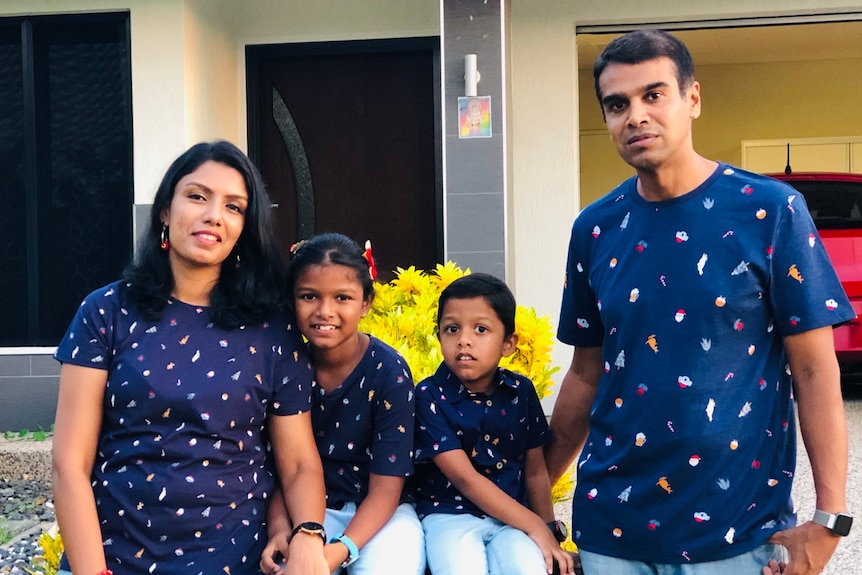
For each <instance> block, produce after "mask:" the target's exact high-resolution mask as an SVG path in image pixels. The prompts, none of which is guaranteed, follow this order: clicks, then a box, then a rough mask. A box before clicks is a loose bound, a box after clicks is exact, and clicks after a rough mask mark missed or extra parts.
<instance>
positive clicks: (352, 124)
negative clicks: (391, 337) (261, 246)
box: [246, 38, 443, 280]
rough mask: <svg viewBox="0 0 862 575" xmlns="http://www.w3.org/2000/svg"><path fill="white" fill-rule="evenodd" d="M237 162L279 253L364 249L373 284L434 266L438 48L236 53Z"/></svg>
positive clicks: (278, 48)
mask: <svg viewBox="0 0 862 575" xmlns="http://www.w3.org/2000/svg"><path fill="white" fill-rule="evenodd" d="M246 60H247V69H248V92H249V97H248V102H249V106H248V110H249V118H248V120H249V121H248V125H249V138H248V139H249V154H250V156H251V158H252V160H253V161H254V162H255V163H256V164H257V165H258V166H259V167H260V169H261V172H262V174H263V177H264V181H265V182H266V184H267V188H268V190H269V192H270V195H271V197H272V201H273V203H275V204H277V208H276V221H277V225H278V229H279V234H280V237H281V242H282V246H283V248H284V250H285V251H286V250H287V248H288V246H290V244H292V243H293V242H295V241H297V240H301V239H305V238H307V237H309V236H311V235H312V234H315V233H322V232H330V231H335V232H341V233H343V234H346V235H348V236H350V237H351V238H353V239H354V240H356V241H357V242H359V243H360V244H362V243H364V242H365V240H371V242H372V244H373V247H374V255H375V258H376V260H377V267H378V269H379V271H380V272H381V279H383V280H388V279H391V277H392V274H391V272H392V270H393V269H394V268H395V267H396V266H400V267H407V266H410V265H415V266H416V267H417V268H420V269H428V268H431V267H433V266H434V264H435V263H437V262H438V261H439V260H440V258H441V257H442V251H443V250H442V178H441V165H442V163H441V158H440V149H441V145H440V119H439V113H438V110H439V108H440V106H439V91H440V89H439V40H438V39H437V38H420V39H408V40H403V39H401V40H375V41H358V42H326V43H313V44H282V45H268V46H249V47H247V48H246Z"/></svg>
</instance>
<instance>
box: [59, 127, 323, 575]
mask: <svg viewBox="0 0 862 575" xmlns="http://www.w3.org/2000/svg"><path fill="white" fill-rule="evenodd" d="M270 212H271V209H270V201H269V198H268V196H267V194H266V191H265V189H264V186H263V183H262V182H261V179H260V176H259V174H258V172H257V170H256V168H255V167H254V165H253V164H252V163H251V162H250V161H249V159H248V158H247V157H246V156H245V154H243V153H242V152H241V151H240V150H239V149H238V148H236V147H235V146H234V145H233V144H230V143H228V142H223V141H219V142H212V143H201V144H197V145H195V146H193V147H192V148H190V149H189V150H188V151H186V152H185V153H184V154H182V155H181V156H180V157H179V158H177V159H176V160H175V161H174V162H173V164H171V166H170V168H168V171H167V172H166V173H165V175H164V177H163V179H162V182H161V184H160V186H159V188H158V191H157V192H156V195H155V198H154V200H153V206H152V209H151V213H150V229H149V230H148V231H147V232H146V234H145V235H144V237H143V240H142V243H141V246H140V249H139V250H138V258H137V260H136V261H135V262H134V264H133V265H132V266H130V267H129V269H128V270H127V272H126V274H125V278H124V279H123V280H121V281H116V282H114V283H112V284H110V285H107V286H105V287H103V288H100V289H98V290H96V291H94V292H93V293H91V294H90V295H88V296H87V297H86V298H85V299H84V302H83V303H82V304H81V306H80V307H79V308H78V311H77V314H76V315H75V318H74V319H73V320H72V323H71V325H70V326H69V330H68V331H67V333H66V336H65V338H64V339H63V340H62V341H61V342H60V344H59V346H58V347H57V352H56V358H57V359H58V360H59V361H60V362H62V364H63V365H62V367H61V368H60V394H59V399H58V402H57V417H56V426H55V435H54V450H53V463H54V480H53V485H54V499H55V503H56V511H57V520H58V523H59V525H60V532H61V533H62V535H63V543H64V544H65V550H66V552H65V555H64V557H63V561H62V564H61V569H62V570H65V571H61V573H66V574H67V575H68V572H69V571H73V572H74V573H75V574H76V575H97V574H98V575H111V572H112V570H115V571H116V572H117V575H153V574H155V575H158V574H159V573H167V574H174V573H189V574H195V573H230V574H231V575H254V574H256V573H258V569H257V567H258V566H257V561H256V559H257V557H258V555H259V553H260V552H262V550H263V547H264V544H265V540H266V530H265V527H264V519H265V513H266V500H267V498H268V497H269V494H270V493H271V492H272V491H273V490H277V489H276V484H275V481H274V478H273V473H272V467H273V464H272V462H271V461H270V457H269V455H268V453H269V451H268V449H267V444H266V436H267V435H268V437H269V439H270V441H271V442H272V445H273V447H274V449H273V451H274V453H275V455H276V460H277V461H276V463H277V464H278V471H279V476H280V478H281V483H282V485H283V488H284V491H285V495H284V496H285V497H286V498H287V502H288V504H289V505H290V509H291V512H292V514H293V515H292V518H293V520H294V522H295V523H296V524H297V525H298V526H300V527H303V526H304V529H303V534H302V535H301V536H297V537H294V538H293V542H292V543H291V547H290V552H291V561H290V563H289V564H288V566H287V572H288V573H301V574H302V575H310V574H314V575H323V574H325V573H327V569H326V564H325V560H324V556H323V545H322V541H321V539H324V540H325V536H323V537H321V533H322V527H320V525H319V523H320V521H322V519H323V515H324V487H323V473H322V468H321V465H320V460H319V458H318V456H317V451H316V449H315V445H314V437H313V435H312V432H311V418H310V416H309V407H310V400H311V397H310V382H311V377H312V372H311V368H310V365H309V361H308V358H307V355H306V353H305V349H304V346H303V345H302V341H301V340H300V338H299V337H298V336H296V335H295V334H296V330H295V329H293V327H292V326H293V318H292V317H291V316H289V315H288V314H285V313H280V312H278V307H279V304H280V303H281V302H280V300H281V297H280V289H279V287H280V281H281V278H283V274H282V273H280V270H281V268H280V267H279V265H278V263H277V262H278V255H277V252H276V250H275V241H274V236H273V232H272V225H271V220H270ZM264 422H266V425H267V427H268V429H267V433H265V432H264ZM318 527H320V532H317V529H316V528H318Z"/></svg>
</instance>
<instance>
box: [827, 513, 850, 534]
mask: <svg viewBox="0 0 862 575" xmlns="http://www.w3.org/2000/svg"><path fill="white" fill-rule="evenodd" d="M852 525H853V518H852V517H850V516H849V515H844V514H843V513H839V514H837V515H836V516H835V526H834V527H832V532H833V533H835V534H836V535H841V536H842V537H846V536H847V535H848V534H849V533H850V527H851V526H852Z"/></svg>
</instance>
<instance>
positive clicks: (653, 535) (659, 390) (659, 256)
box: [546, 30, 855, 575]
mask: <svg viewBox="0 0 862 575" xmlns="http://www.w3.org/2000/svg"><path fill="white" fill-rule="evenodd" d="M594 78H595V88H596V94H597V96H598V99H599V102H600V104H601V108H602V114H603V116H604V118H605V121H606V123H607V127H608V132H609V133H610V136H611V140H612V141H613V142H614V145H615V146H616V148H617V151H618V152H619V154H620V156H622V158H623V159H624V160H625V161H626V162H627V163H628V164H629V165H631V166H632V167H633V168H634V169H635V170H636V172H637V175H636V176H635V177H633V178H631V179H629V180H627V181H626V182H623V183H622V184H621V185H620V186H618V187H617V188H616V189H615V190H613V191H612V192H611V193H610V194H608V195H607V196H605V197H604V198H602V199H600V200H598V201H597V202H595V203H594V204H592V205H590V206H588V207H587V208H585V209H584V210H583V212H582V213H581V215H580V216H579V217H578V219H577V220H576V221H575V223H574V226H573V228H572V238H571V243H570V245H569V261H568V265H567V273H566V284H565V288H564V294H563V303H562V311H561V314H560V327H559V332H558V337H559V339H560V340H561V341H563V342H564V343H567V344H570V345H573V346H574V347H575V349H574V355H573V358H572V363H571V366H570V367H569V369H568V372H567V373H566V375H565V377H564V379H563V383H562V386H561V389H560V394H559V397H558V399H557V402H556V405H555V406H554V411H553V414H552V417H551V429H552V432H553V437H554V439H553V440H552V441H551V443H550V444H549V445H548V446H547V448H546V458H547V464H548V467H549V472H550V476H551V481H552V482H553V481H555V480H556V479H557V478H558V477H559V476H560V475H561V474H562V473H563V472H564V471H565V469H566V468H567V467H568V465H569V464H570V463H571V462H572V460H573V459H574V457H575V455H576V454H577V452H578V451H579V450H581V449H582V451H581V454H580V458H579V461H578V482H577V488H576V492H575V498H574V504H573V535H574V540H575V542H576V543H577V544H578V547H579V549H580V551H581V559H582V562H583V566H584V571H585V572H586V573H587V574H588V575H589V574H590V573H613V574H614V575H634V574H641V573H674V574H680V575H694V574H697V575H707V574H708V575H724V574H726V573H734V574H735V573H740V574H751V575H754V574H757V573H773V572H775V573H777V572H783V573H788V574H814V573H819V572H820V571H821V569H823V567H824V566H825V565H826V562H827V561H828V560H829V557H830V556H831V555H832V553H833V551H834V550H835V548H836V546H837V544H838V541H839V536H838V533H839V532H840V533H844V534H846V532H847V531H848V529H849V526H848V525H847V523H848V522H849V521H851V520H850V518H849V517H847V516H846V515H843V513H844V512H846V507H845V505H846V503H845V481H846V474H847V473H846V472H847V429H846V423H845V420H844V408H843V403H842V398H841V391H840V382H839V379H840V374H839V369H838V364H837V361H836V359H835V352H834V349H833V342H832V327H831V326H832V325H834V324H837V323H841V322H844V321H847V320H849V319H851V318H853V317H854V316H855V314H854V313H853V310H852V308H851V307H850V303H849V301H848V300H847V298H846V295H845V294H844V292H843V290H842V289H841V284H840V282H839V281H838V279H837V277H836V276H835V273H834V271H833V270H832V268H831V265H830V264H829V260H828V258H827V256H826V253H825V251H824V249H823V247H822V246H821V244H820V242H819V238H818V236H817V233H816V230H815V228H814V225H813V223H812V221H811V217H810V215H809V214H808V210H807V208H806V206H805V202H804V199H803V198H802V197H801V196H800V195H799V194H798V193H797V192H795V190H793V189H792V188H789V187H788V186H785V185H784V184H781V183H779V182H776V181H774V180H771V179H768V178H765V177H762V176H759V175H756V174H752V173H749V172H745V171H742V170H738V169H736V168H733V167H731V166H728V165H726V164H722V163H719V162H714V161H711V160H708V159H706V158H704V157H702V156H700V155H699V154H697V152H695V150H694V148H693V145H692V134H691V126H692V120H694V119H695V118H697V117H698V116H699V115H700V112H701V95H700V85H699V84H698V83H697V82H696V81H695V79H694V67H693V64H692V61H691V56H690V55H689V53H688V50H687V49H686V47H685V45H684V44H683V43H682V42H680V41H679V40H678V39H676V38H675V37H673V36H671V35H670V34H667V33H665V32H662V31H657V30H641V31H636V32H632V33H629V34H626V35H624V36H622V37H620V38H618V39H616V40H614V41H613V42H611V43H610V44H609V45H608V46H607V48H606V49H605V50H604V52H603V53H602V54H601V55H600V56H599V58H598V60H597V61H596V64H595V68H594ZM791 372H792V374H793V380H792V382H791V379H790V373H791ZM794 398H795V399H796V403H797V405H798V413H799V419H800V424H801V429H802V435H803V438H804V441H805V445H806V448H807V450H808V454H809V456H810V459H811V464H812V469H813V473H814V482H815V486H816V489H817V509H818V510H819V511H818V513H817V514H816V517H815V519H816V520H817V521H819V522H820V523H826V524H829V525H830V527H829V528H827V527H825V526H824V525H821V524H818V523H815V522H813V521H807V522H805V523H803V524H801V525H799V526H796V527H794V525H795V522H796V518H795V516H794V514H793V509H792V505H791V502H790V489H791V483H792V478H793V474H794V467H795V454H796V445H795V440H796V434H795V414H794V405H793V400H794ZM836 514H837V515H836ZM836 523H837V525H836ZM782 547H783V548H786V550H787V552H788V553H789V563H787V564H784V563H783V562H782V563H779V561H782V559H783V552H784V549H783V548H782Z"/></svg>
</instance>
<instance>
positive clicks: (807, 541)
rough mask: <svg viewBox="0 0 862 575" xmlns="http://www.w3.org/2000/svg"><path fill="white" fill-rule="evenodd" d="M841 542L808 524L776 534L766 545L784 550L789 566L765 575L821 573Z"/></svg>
mask: <svg viewBox="0 0 862 575" xmlns="http://www.w3.org/2000/svg"><path fill="white" fill-rule="evenodd" d="M840 541H841V538H840V537H838V536H837V535H833V534H832V533H830V532H829V530H828V529H826V528H825V527H823V526H822V525H818V524H817V523H814V522H813V521H808V522H806V523H803V524H801V525H797V526H796V527H793V528H792V529H787V530H785V531H778V532H777V533H775V534H774V535H773V536H772V537H770V538H769V543H774V544H776V545H782V546H784V548H785V549H787V553H788V555H789V562H788V563H787V566H786V567H785V568H780V566H779V569H780V570H779V571H774V570H773V571H766V570H764V573H766V574H767V575H772V574H774V573H780V574H781V575H817V574H818V573H820V572H822V571H823V569H824V568H825V567H826V563H828V562H829V558H830V557H832V554H833V553H834V552H835V548H836V547H838V543H839V542H840Z"/></svg>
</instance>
